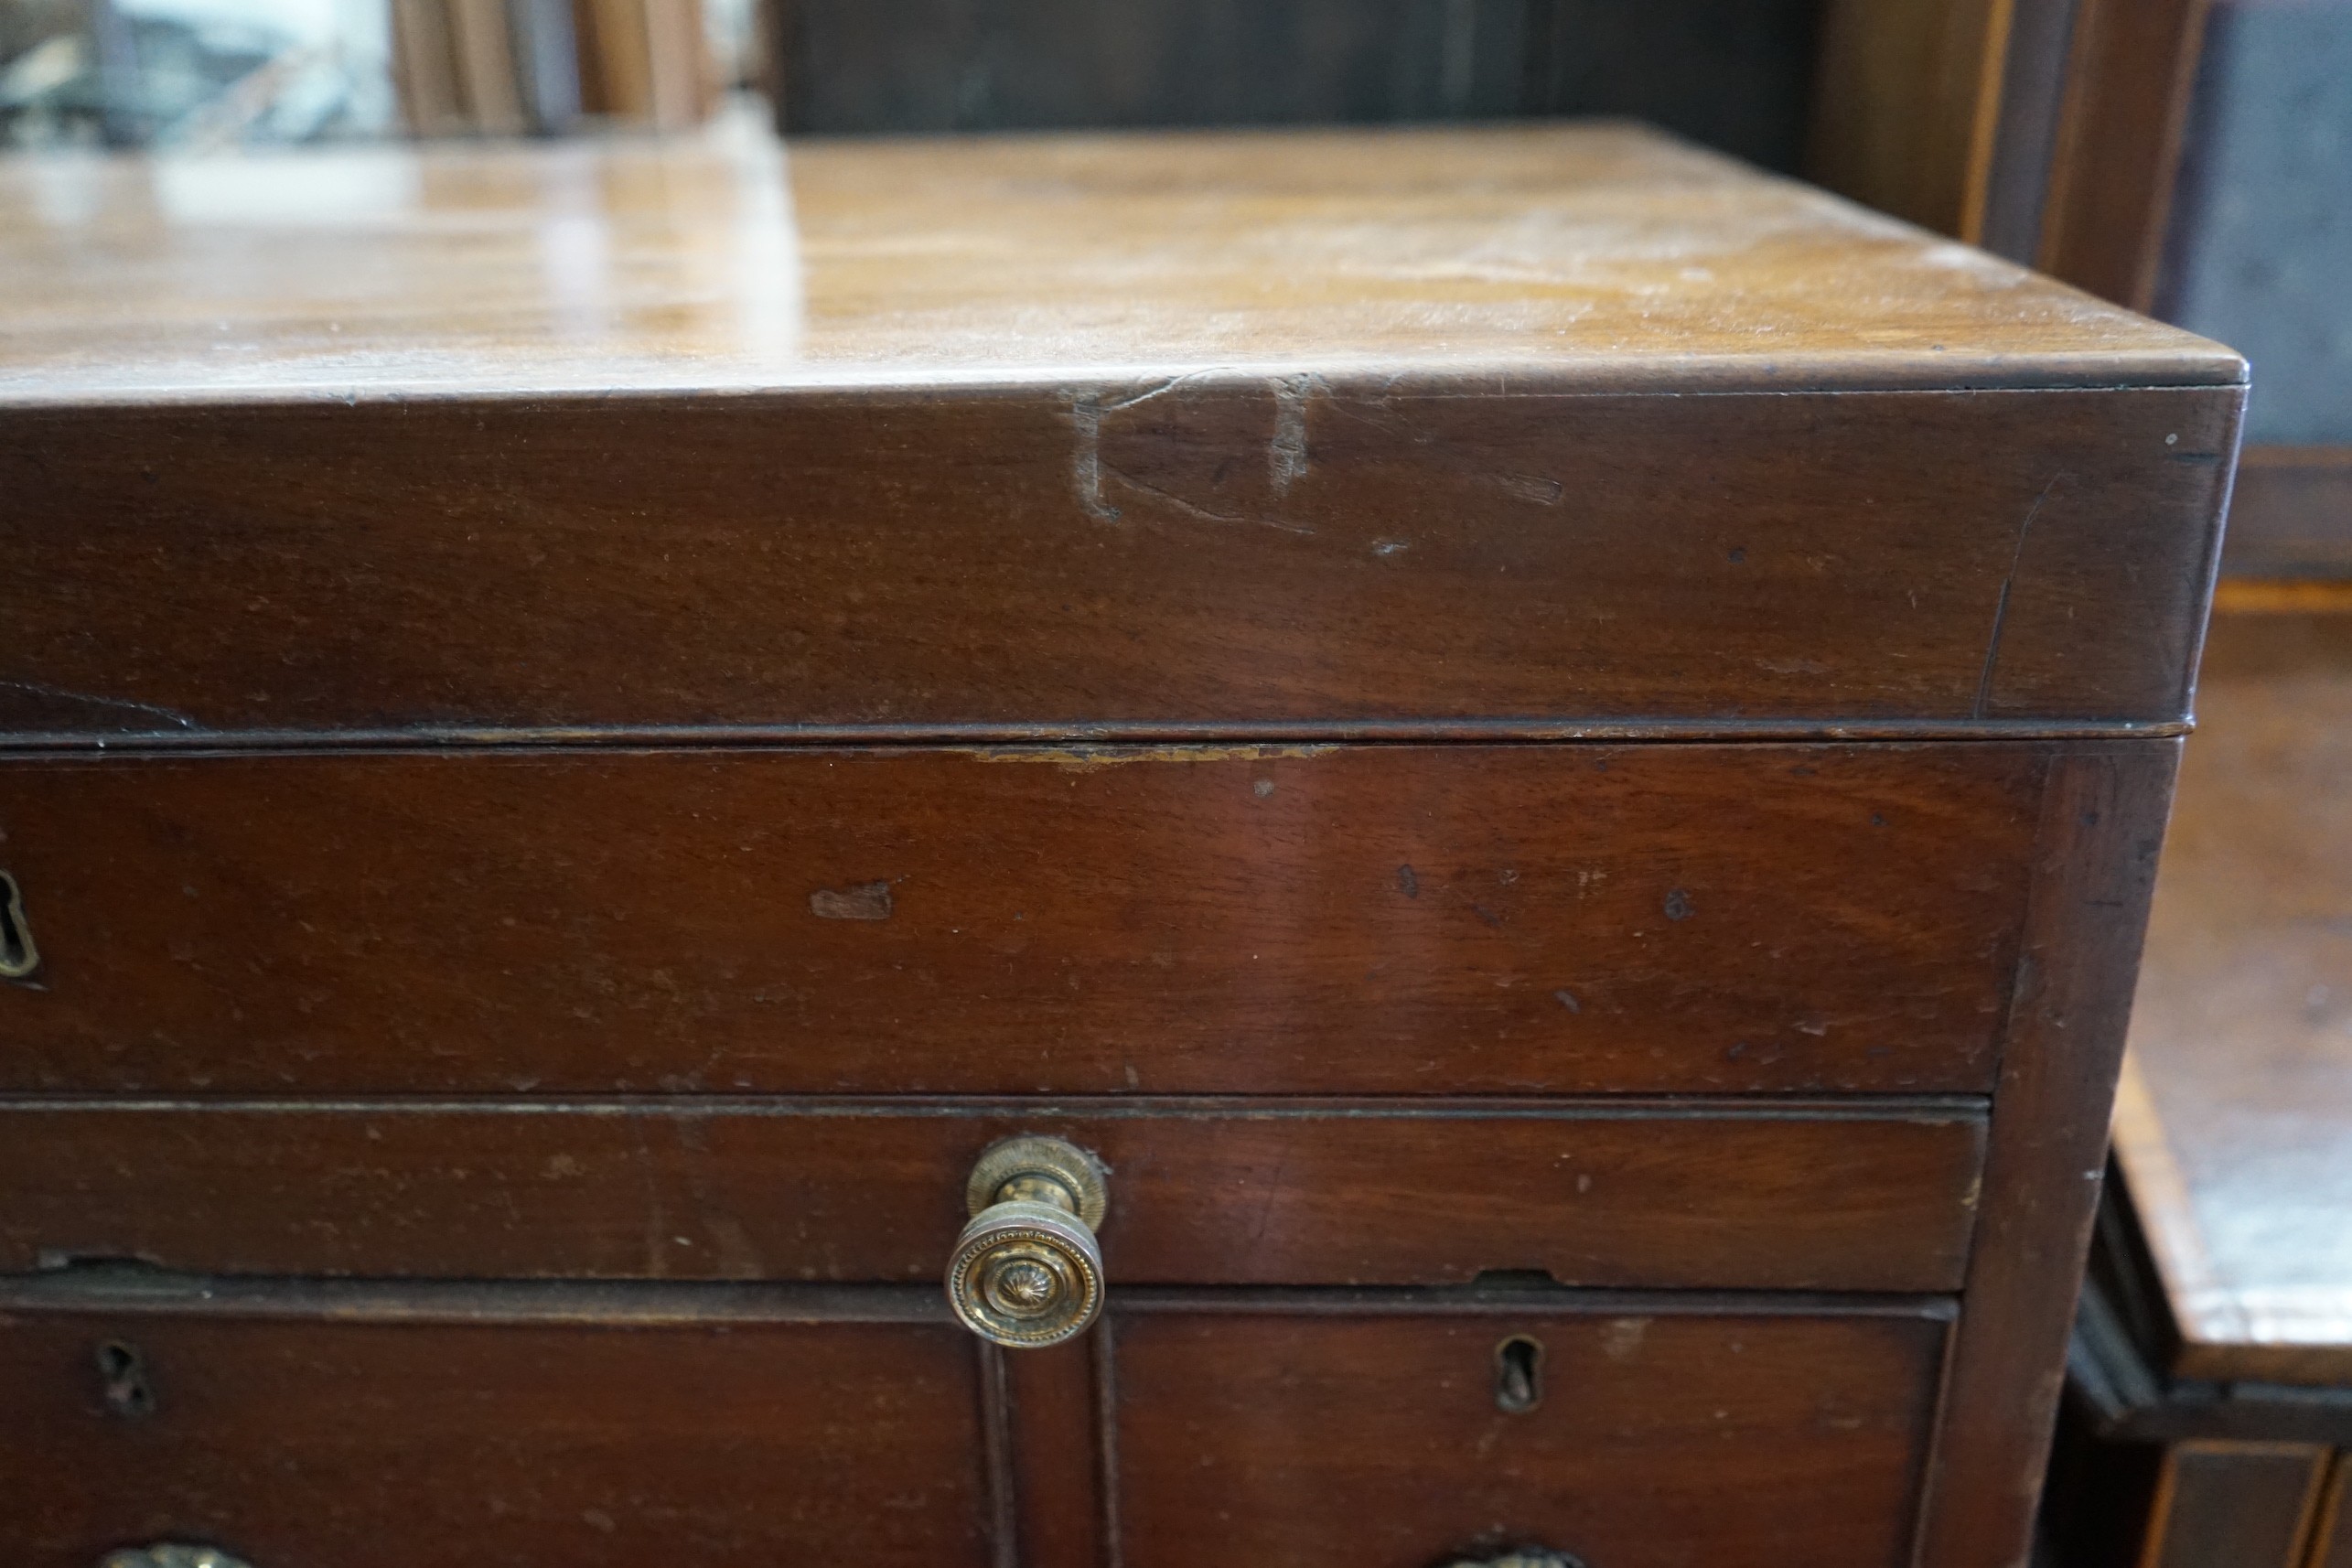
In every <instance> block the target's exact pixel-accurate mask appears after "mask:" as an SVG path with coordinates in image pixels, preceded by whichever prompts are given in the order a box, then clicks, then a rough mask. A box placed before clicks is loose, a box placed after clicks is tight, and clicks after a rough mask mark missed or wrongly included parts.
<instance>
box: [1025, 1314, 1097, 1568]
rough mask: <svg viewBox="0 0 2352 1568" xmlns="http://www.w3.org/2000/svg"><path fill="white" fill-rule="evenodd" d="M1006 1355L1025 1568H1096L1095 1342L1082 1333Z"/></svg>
mask: <svg viewBox="0 0 2352 1568" xmlns="http://www.w3.org/2000/svg"><path fill="white" fill-rule="evenodd" d="M1098 1332H1099V1331H1098ZM1004 1368H1005V1375H1006V1381H1007V1384H1008V1386H1009V1391H1010V1393H1011V1417H1012V1419H1011V1423H1010V1430H1011V1434H1012V1450H1013V1467H1014V1490H1015V1498H1017V1509H1016V1513H1015V1530H1016V1532H1017V1537H1018V1539H1019V1541H1020V1558H1019V1560H1020V1562H1021V1563H1023V1564H1024V1565H1025V1568H1098V1564H1100V1563H1101V1561H1102V1533H1101V1509H1100V1508H1099V1506H1098V1504H1097V1500H1096V1498H1097V1494H1098V1491H1099V1489H1100V1487H1101V1480H1100V1477H1099V1475H1098V1470H1097V1462H1098V1459H1099V1457H1100V1455H1099V1451H1098V1448H1097V1444H1096V1437H1095V1434H1096V1417H1095V1393H1094V1377H1095V1351H1094V1346H1093V1344H1092V1342H1091V1340H1090V1339H1080V1340H1077V1341H1073V1342H1072V1343H1069V1344H1067V1345H1057V1346H1054V1347H1052V1348H1049V1349H1044V1350H1022V1351H1017V1352H1014V1353H1012V1354H1009V1355H1006V1356H1005V1357H1004Z"/></svg>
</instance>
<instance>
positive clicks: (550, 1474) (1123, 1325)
mask: <svg viewBox="0 0 2352 1568" xmlns="http://www.w3.org/2000/svg"><path fill="white" fill-rule="evenodd" d="M173 1288H175V1289H177V1290H179V1291H181V1292H182V1293H183V1294H178V1295H177V1296H176V1297H174V1296H170V1294H169V1292H168V1291H166V1290H163V1289H160V1288H158V1287H157V1286H156V1285H154V1284H147V1285H133V1286H126V1285H123V1284H120V1283H118V1284H114V1285H109V1286H105V1287H102V1289H101V1290H100V1291H98V1292H97V1293H96V1294H95V1295H94V1296H85V1297H84V1298H83V1299H81V1301H80V1302H79V1303H77V1304H73V1305H58V1301H59V1293H58V1292H55V1291H51V1290H49V1289H48V1283H47V1282H35V1283H30V1284H27V1283H23V1282H19V1283H18V1284H17V1286H16V1289H15V1290H14V1292H13V1293H12V1294H13V1295H14V1297H15V1300H14V1302H13V1305H12V1308H11V1310H9V1311H7V1312H6V1313H5V1315H0V1387H4V1388H5V1389H6V1390H7V1391H8V1399H9V1419H8V1420H7V1421H6V1422H5V1423H0V1520H5V1521H6V1527H5V1528H6V1534H7V1541H8V1545H9V1547H10V1556H9V1562H10V1563H12V1564H13V1565H15V1568H95V1565H96V1564H97V1563H99V1561H100V1560H101V1558H102V1555H103V1554H105V1553H107V1552H113V1551H116V1550H120V1549H123V1548H125V1547H145V1546H152V1545H155V1544H159V1543H163V1542H185V1543H188V1544H203V1545H211V1546H216V1547H219V1548H220V1549H222V1550H225V1551H228V1552H233V1553H234V1554H235V1555H236V1556H237V1557H238V1558H239V1559H241V1560H242V1561H243V1562H245V1563H251V1564H252V1568H418V1565H420V1564H429V1565H431V1568H518V1565H526V1564H546V1565H549V1568H604V1565H610V1568H624V1565H627V1568H639V1565H643V1564H654V1563H662V1564H678V1565H679V1568H735V1565H738V1564H741V1565H745V1568H749V1565H752V1564H757V1565H759V1568H774V1565H775V1564H777V1563H855V1564H858V1565H859V1568H895V1565H901V1564H903V1565H905V1568H963V1565H967V1564H969V1565H971V1568H982V1565H983V1564H988V1565H993V1564H999V1563H1004V1562H1025V1563H1026V1562H1032V1561H1036V1562H1044V1561H1047V1560H1048V1559H1050V1560H1051V1561H1052V1562H1054V1563H1064V1562H1068V1563H1077V1562H1079V1561H1081V1560H1082V1561H1086V1562H1093V1561H1095V1560H1097V1558H1098V1556H1102V1557H1107V1560H1109V1561H1113V1562H1117V1563H1121V1564H1122V1565H1123V1568H1202V1565H1204V1564H1208V1565H1215V1564H1223V1563H1233V1564H1246V1565H1249V1568H1260V1565H1266V1568H1289V1565H1298V1568H1326V1565H1327V1568H1438V1565H1439V1564H1444V1563H1453V1562H1455V1561H1456V1560H1458V1559H1461V1558H1464V1557H1468V1558H1472V1559H1474V1560H1475V1559H1482V1558H1488V1557H1492V1556H1494V1555H1496V1554H1498V1553H1500V1552H1504V1551H1507V1550H1509V1549H1511V1548H1523V1547H1529V1546H1544V1547H1549V1548H1551V1549H1552V1550H1554V1551H1558V1552H1566V1553H1571V1554H1573V1556H1574V1557H1576V1558H1577V1559H1578V1560H1579V1561H1581V1562H1582V1563H1585V1564H1587V1568H1788V1565H1789V1564H1791V1563H1801V1564H1804V1565H1805V1568H1896V1564H1899V1563H1903V1562H1905V1561H1906V1559H1907V1552H1906V1546H1907V1541H1908V1539H1909V1535H1910V1532H1911V1529H1912V1520H1913V1514H1914V1510H1915V1507H1916V1498H1917V1491H1918V1486H1919V1479H1920V1472H1921V1466H1922V1460H1923V1456H1924V1454H1925V1451H1926V1447H1927V1444H1928V1432H1929V1428H1930V1423H1931V1415H1932V1410H1933V1406H1934V1402H1935V1395H1936V1385H1937V1378H1938V1369H1939V1365H1940V1363H1941V1359H1942V1354H1943V1346H1944V1340H1945V1336H1946V1332H1947V1329H1948V1326H1949V1323H1948V1316H1949V1313H1948V1309H1947V1308H1946V1306H1945V1305H1943V1304H1940V1303H1937V1302H1932V1301H1929V1302H1915V1303H1907V1304H1906V1303H1904V1302H1901V1301H1896V1300H1884V1301H1881V1302H1879V1303H1877V1304H1874V1305H1838V1304H1834V1303H1826V1302H1821V1301H1820V1300H1818V1299H1816V1300H1814V1301H1812V1302H1810V1303H1808V1302H1807V1301H1806V1300H1805V1298H1788V1297H1783V1298H1778V1299H1777V1303H1776V1304H1773V1305H1766V1304H1765V1303H1764V1302H1762V1301H1761V1300H1759V1299H1757V1298H1750V1299H1749V1300H1748V1301H1746V1302H1745V1303H1741V1302H1739V1301H1737V1300H1735V1299H1734V1298H1724V1297H1716V1298H1712V1299H1710V1298H1696V1297H1676V1296H1671V1295H1646V1296H1633V1295H1615V1296H1606V1297H1601V1296H1594V1295H1581V1296H1580V1295H1573V1294H1566V1293H1538V1292H1525V1293H1486V1294H1469V1293H1465V1294H1458V1295H1457V1294H1452V1293H1428V1292H1421V1293H1387V1294H1375V1293H1348V1292H1287V1293H1264V1292H1261V1293H1254V1294H1249V1293H1233V1292H1224V1293H1220V1292H1198V1291H1186V1292H1152V1291H1142V1292H1136V1293H1132V1294H1130V1295H1129V1296H1128V1297H1127V1298H1126V1299H1125V1300H1124V1301H1123V1302H1122V1303H1121V1304H1120V1305H1118V1306H1117V1307H1116V1308H1115V1309H1114V1311H1113V1313H1112V1316H1111V1317H1110V1318H1109V1319H1108V1320H1106V1324H1105V1326H1103V1327H1102V1328H1101V1329H1098V1330H1097V1332H1098V1334H1099V1335H1101V1336H1104V1338H1103V1339H1101V1341H1099V1342H1098V1345H1097V1349H1098V1351H1099V1352H1101V1353H1100V1354H1099V1355H1098V1356H1096V1357H1095V1358H1093V1359H1092V1361H1093V1365H1094V1366H1095V1367H1096V1368H1097V1369H1099V1370H1100V1372H1101V1374H1102V1377H1103V1380H1102V1381H1101V1382H1100V1383H1099V1384H1098V1386H1097V1388H1096V1390H1095V1394H1094V1397H1093V1398H1092V1399H1091V1400H1088V1399H1084V1398H1079V1399H1076V1400H1072V1401H1069V1402H1066V1403H1062V1404H1059V1405H1052V1406H1048V1407H1046V1408H1042V1409H1038V1410H1031V1409H1029V1408H1027V1406H1026V1399H1027V1391H1030V1390H1031V1389H1032V1388H1033V1387H1034V1385H1032V1384H1031V1383H1029V1382H1028V1381H1027V1380H1026V1371H1027V1367H1028V1365H1029V1363H1027V1362H1026V1361H1024V1360H1023V1359H1022V1358H1021V1357H1020V1356H1015V1358H1014V1366H1013V1368H1012V1372H1013V1376H1012V1378H1011V1380H1010V1393H1009V1399H1010V1404H1009V1406H1006V1405H1002V1404H999V1403H998V1402H1000V1401H1004V1400H1005V1399H1007V1398H1008V1394H1007V1391H1006V1384H1005V1382H1004V1381H1003V1380H997V1379H995V1378H993V1377H989V1376H986V1375H984V1371H983V1369H985V1368H987V1367H988V1366H990V1365H991V1364H992V1363H991V1362H990V1361H989V1360H988V1359H986V1354H985V1353H984V1352H983V1350H982V1349H981V1348H979V1347H978V1346H977V1344H976V1342H974V1341H972V1339H971V1338H970V1337H967V1336H965V1335H963V1334H962V1333H961V1331H960V1330H957V1329H954V1328H951V1327H950V1326H947V1325H946V1324H945V1323H944V1322H943V1321H942V1317H943V1314H942V1313H941V1312H940V1308H939V1306H938V1304H937V1302H936V1300H935V1299H934V1298H931V1297H929V1295H928V1294H924V1293H919V1292H916V1291H911V1290H881V1291H875V1290H867V1291H841V1290H833V1289H828V1288H815V1287H777V1286H726V1285H699V1286H677V1285H663V1286H650V1285H638V1286H561V1285H549V1286H505V1287H495V1286H494V1287H477V1286H465V1285H454V1284H453V1285H402V1286H339V1287H338V1286H320V1285H315V1284H312V1285H305V1284H300V1283H285V1284H269V1283H262V1282H251V1283H235V1282H214V1283H201V1282H183V1283H181V1284H179V1285H177V1286H176V1287H173ZM142 1293H144V1294H145V1300H144V1301H140V1300H138V1299H135V1298H136V1297H137V1296H138V1295H139V1294H142ZM591 1319H593V1320H596V1321H593V1322H591V1321H589V1320H591ZM1036 1354H1037V1355H1039V1356H1042V1357H1046V1358H1053V1357H1057V1356H1064V1355H1068V1356H1071V1357H1075V1358H1078V1359H1069V1360H1064V1361H1062V1362H1061V1363H1059V1364H1060V1365H1061V1366H1062V1367H1063V1368H1064V1369H1080V1368H1082V1367H1084V1366H1085V1365H1086V1364H1087V1359H1086V1358H1085V1357H1084V1354H1083V1352H1082V1351H1080V1350H1079V1349H1078V1348H1071V1349H1070V1350H1069V1351H1068V1352H1037V1353H1036ZM1052 1364H1053V1363H1052V1362H1051V1361H1050V1360H1047V1361H1041V1362H1039V1363H1037V1365H1038V1366H1040V1367H1046V1366H1050V1365H1052ZM992 1411H993V1412H994V1413H993V1415H992V1413H991V1412H992ZM1008 1417H1009V1420H1008V1419H1007V1418H1008ZM1090 1422H1092V1423H1100V1430H1099V1431H1098V1430H1090ZM992 1430H993V1431H997V1432H1000V1433H1003V1434H1004V1436H1003V1437H1002V1438H1001V1439H999V1440H996V1441H994V1442H992V1440H991V1439H990V1437H989V1436H988V1435H987V1434H988V1433H989V1432H991V1431H992ZM1104 1439H1107V1441H1104ZM1094 1455H1102V1456H1103V1457H1104V1458H1105V1459H1107V1461H1108V1467H1107V1469H1103V1470H1100V1471H1098V1470H1096V1469H1095V1467H1094V1459H1093V1457H1092V1456H1094ZM1073 1476H1082V1477H1085V1478H1084V1479H1082V1480H1080V1481H1079V1482H1078V1484H1077V1485H1075V1486H1070V1485H1068V1484H1067V1483H1068V1482H1069V1478H1070V1477H1073ZM1056 1477H1059V1478H1060V1482H1061V1483H1062V1484H1057V1483H1056V1479H1055V1478H1056ZM1090 1520H1101V1521H1104V1522H1105V1523H1106V1524H1107V1526H1108V1528H1109V1529H1110V1530H1111V1531H1112V1537H1111V1539H1110V1540H1108V1541H1103V1542H1101V1545H1102V1546H1103V1547H1105V1548H1107V1549H1108V1550H1107V1552H1097V1551H1095V1550H1094V1549H1091V1548H1090V1549H1086V1550H1083V1551H1080V1552H1077V1553H1076V1554H1075V1555H1073V1554H1072V1553H1071V1552H1070V1551H1069V1541H1072V1540H1073V1539H1079V1538H1084V1537H1086V1536H1088V1535H1089V1534H1090V1532H1091V1530H1093V1528H1094V1527H1093V1525H1092V1524H1091V1523H1090V1522H1089V1521H1090ZM1033 1530H1034V1531H1036V1533H1035V1534H1030V1533H1025V1532H1028V1531H1033ZM1007 1532H1010V1533H1007ZM1053 1541H1058V1542H1060V1543H1061V1544H1060V1545H1058V1546H1049V1545H1048V1543H1049V1542H1053Z"/></svg>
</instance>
